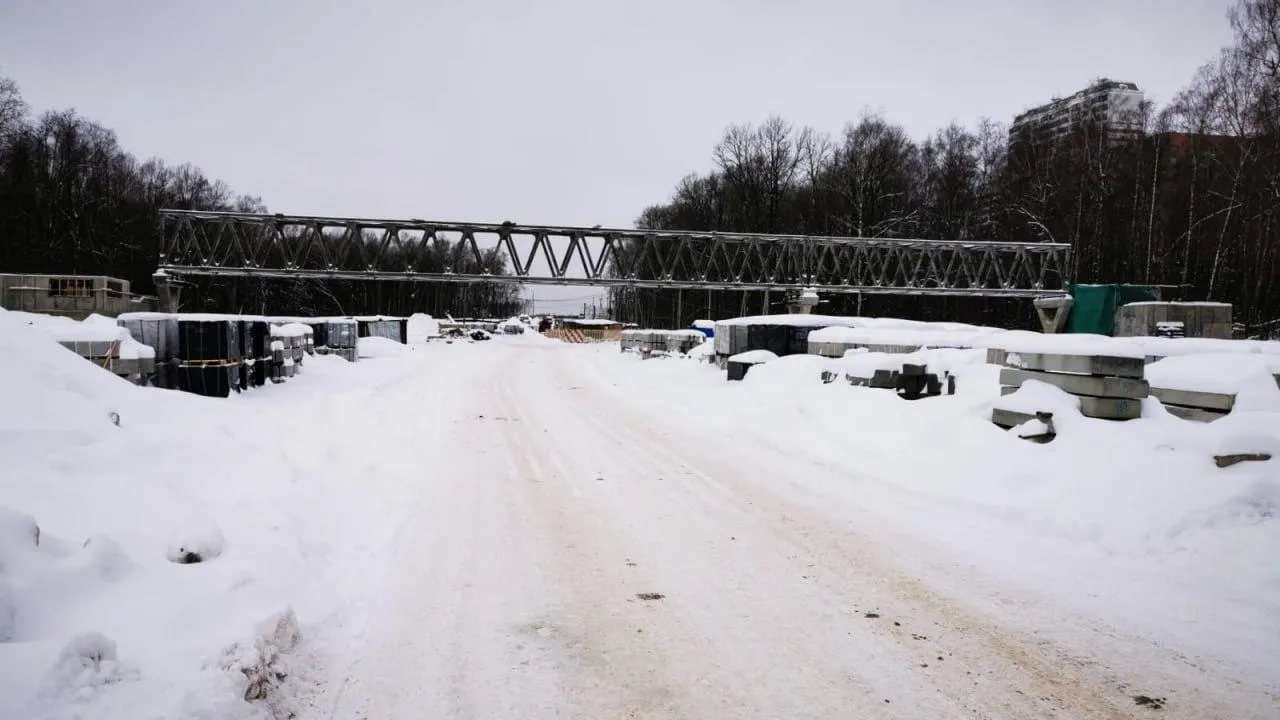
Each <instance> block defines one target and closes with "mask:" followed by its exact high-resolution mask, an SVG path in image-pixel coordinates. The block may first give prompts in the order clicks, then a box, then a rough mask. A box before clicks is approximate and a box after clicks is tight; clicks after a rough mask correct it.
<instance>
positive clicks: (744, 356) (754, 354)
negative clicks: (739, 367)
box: [729, 350, 778, 365]
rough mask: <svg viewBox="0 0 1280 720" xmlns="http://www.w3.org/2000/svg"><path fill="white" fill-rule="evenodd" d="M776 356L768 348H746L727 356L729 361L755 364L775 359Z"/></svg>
mask: <svg viewBox="0 0 1280 720" xmlns="http://www.w3.org/2000/svg"><path fill="white" fill-rule="evenodd" d="M777 359H778V356H777V355H776V354H774V353H773V352H771V351H769V350H748V351H746V352H740V353H738V354H737V355H732V356H730V357H729V362H734V363H746V364H748V365H756V364H759V363H767V362H772V361H774V360H777Z"/></svg>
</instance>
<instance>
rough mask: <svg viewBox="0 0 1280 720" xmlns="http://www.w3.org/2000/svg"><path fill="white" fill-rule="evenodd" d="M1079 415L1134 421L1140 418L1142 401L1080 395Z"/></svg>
mask: <svg viewBox="0 0 1280 720" xmlns="http://www.w3.org/2000/svg"><path fill="white" fill-rule="evenodd" d="M1079 398H1080V414H1082V415H1084V416H1085V417H1091V418H1100V419H1103V420H1135V419H1137V418H1140V417H1142V401H1141V400H1134V399H1132V398H1110V397H1092V396H1089V395H1081V396H1079Z"/></svg>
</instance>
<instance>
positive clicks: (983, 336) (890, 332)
mask: <svg viewBox="0 0 1280 720" xmlns="http://www.w3.org/2000/svg"><path fill="white" fill-rule="evenodd" d="M870 319H871V318H868V320H870ZM899 322H907V321H899ZM1004 332H1005V331H1003V330H999V329H997V328H984V327H977V326H967V325H959V324H958V323H938V324H937V325H928V326H926V327H897V326H894V325H892V324H888V325H882V326H863V327H827V328H823V329H821V330H814V331H812V332H810V333H809V342H811V343H821V342H829V343H844V344H849V345H908V346H912V345H914V346H918V347H922V348H923V347H953V348H986V347H989V346H990V345H991V344H992V343H993V342H997V341H996V340H995V338H996V337H997V336H999V335H1000V334H1002V333H1004Z"/></svg>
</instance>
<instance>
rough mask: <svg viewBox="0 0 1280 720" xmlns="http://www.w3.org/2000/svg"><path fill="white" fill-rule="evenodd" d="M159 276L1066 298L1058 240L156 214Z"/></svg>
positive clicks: (1066, 265)
mask: <svg viewBox="0 0 1280 720" xmlns="http://www.w3.org/2000/svg"><path fill="white" fill-rule="evenodd" d="M160 216H161V228H160V232H161V242H160V259H159V263H158V269H159V271H161V272H159V273H157V280H158V282H159V283H161V284H163V283H164V282H166V278H174V277H182V276H222V277H257V278H315V279H332V280H397V281H418V282H461V283H475V282H512V283H519V284H528V285H591V286H605V287H639V288H672V289H701V290H739V291H751V290H781V291H787V290H796V289H800V288H805V287H815V288H818V289H819V290H821V291H822V292H827V293H872V294H874V293H888V294H905V295H949V296H979V297H1040V296H1043V295H1046V294H1054V293H1059V292H1062V291H1064V290H1065V289H1066V287H1067V283H1068V282H1069V277H1070V260H1071V249H1070V246H1069V245H1065V244H1059V243H1015V242H994V241H992V242H986V241H963V240H915V239H899V238H893V239H887V238H862V237H823V236H807V235H766V234H750V233H722V232H684V231H652V230H635V229H611V228H600V227H592V228H581V227H557V226H542V225H519V224H515V223H510V222H506V223H500V224H481V223H461V222H444V221H430V220H420V219H410V220H378V219H359V218H336V217H310V216H293V215H278V214H277V215H268V214H245V213H222V212H199V211H185V210H162V211H161V212H160Z"/></svg>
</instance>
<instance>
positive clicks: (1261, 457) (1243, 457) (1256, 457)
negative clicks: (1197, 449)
mask: <svg viewBox="0 0 1280 720" xmlns="http://www.w3.org/2000/svg"><path fill="white" fill-rule="evenodd" d="M1270 459H1271V453H1237V454H1234V455H1214V456H1213V462H1214V464H1215V465H1217V466H1218V467H1220V468H1225V467H1231V466H1232V465H1237V464H1239V463H1242V462H1266V461H1268V460H1270Z"/></svg>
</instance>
